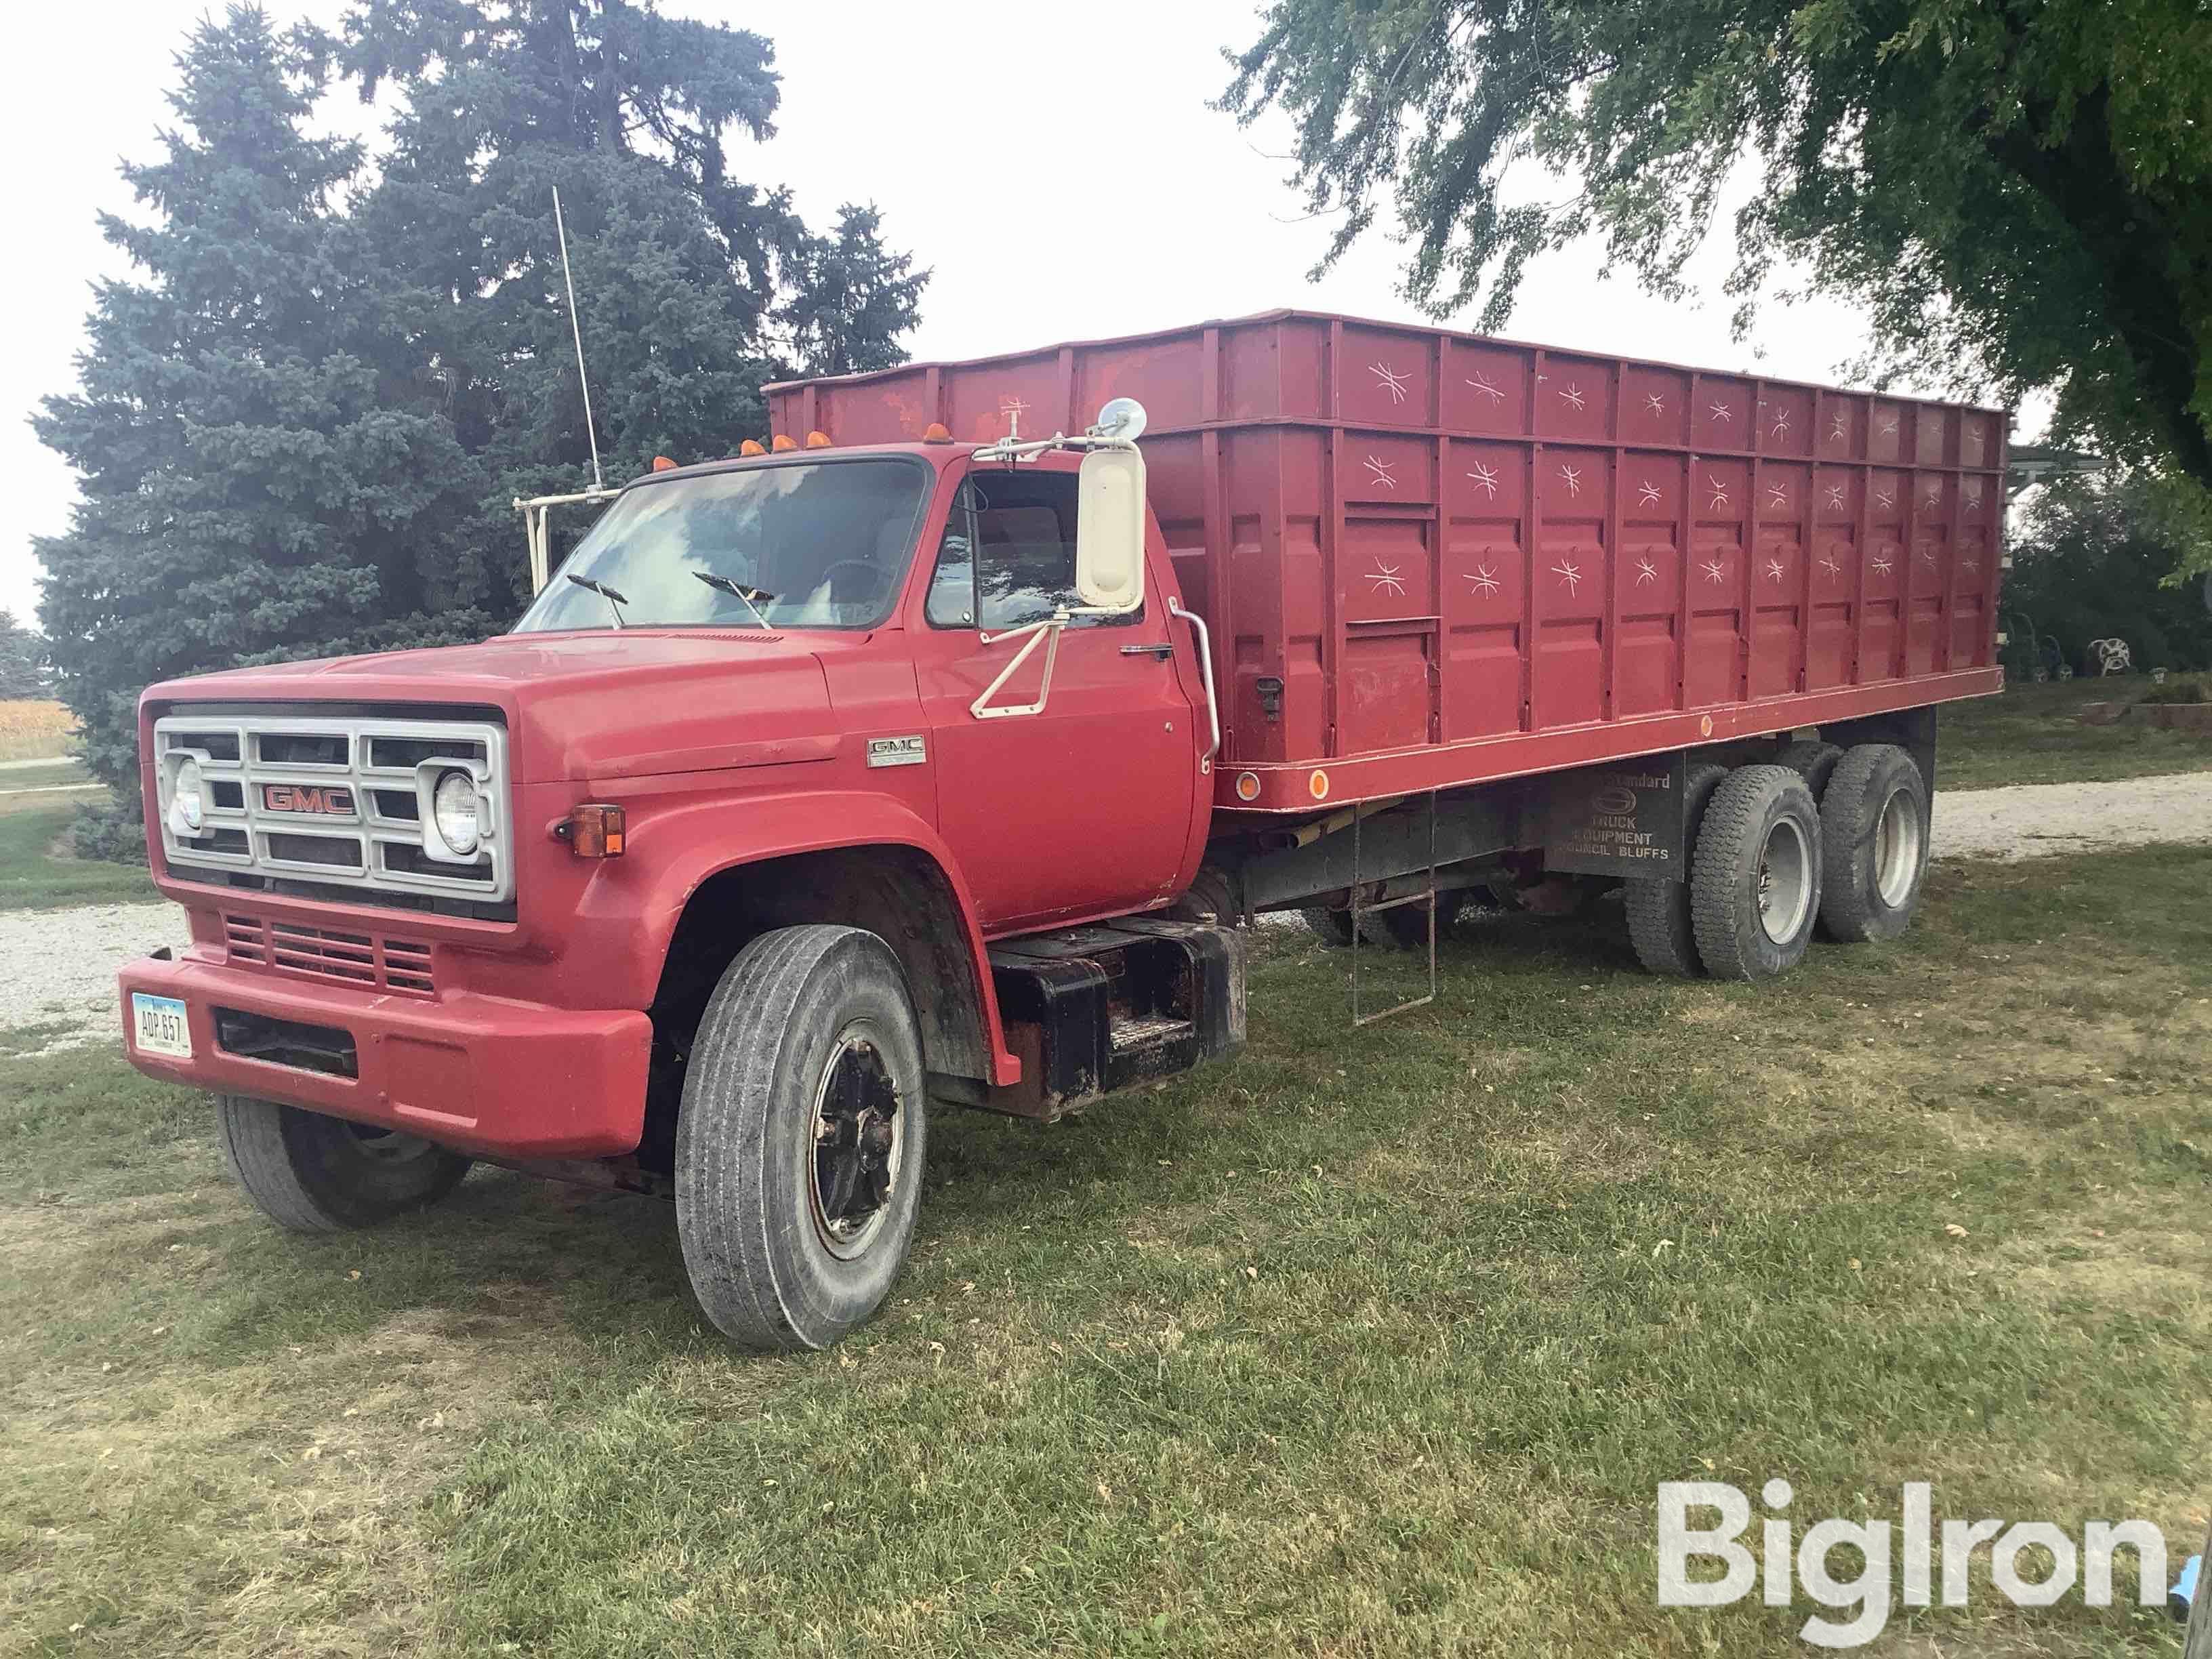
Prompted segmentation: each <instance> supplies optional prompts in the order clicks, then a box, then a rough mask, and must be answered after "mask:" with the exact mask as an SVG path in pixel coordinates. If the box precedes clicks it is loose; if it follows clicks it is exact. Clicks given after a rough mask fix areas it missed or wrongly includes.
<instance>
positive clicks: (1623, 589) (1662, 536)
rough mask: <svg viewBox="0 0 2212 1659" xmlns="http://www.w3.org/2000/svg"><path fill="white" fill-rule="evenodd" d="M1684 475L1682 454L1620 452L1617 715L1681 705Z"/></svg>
mask: <svg viewBox="0 0 2212 1659" xmlns="http://www.w3.org/2000/svg"><path fill="white" fill-rule="evenodd" d="M1630 395H1631V397H1632V398H1633V397H1634V396H1635V395H1637V394H1636V393H1634V392H1631V394H1630ZM1649 412H1650V411H1649V410H1646V413H1647V414H1648V413H1649ZM1684 476H1685V475H1684V471H1683V459H1682V458H1681V457H1680V456H1679V455H1669V454H1665V453H1652V452H1649V451H1636V450H1630V451H1627V452H1626V453H1623V455H1622V457H1621V465H1620V479H1619V486H1618V493H1619V505H1620V560H1619V562H1618V564H1617V568H1615V569H1614V571H1613V617H1614V623H1613V714H1614V715H1615V717H1616V718H1625V717H1627V716H1631V715H1635V714H1656V713H1658V712H1660V711H1661V710H1662V709H1669V708H1675V707H1677V706H1678V705H1679V702H1680V696H1681V678H1682V626H1681V620H1682V610H1683V582H1684V578H1685V577H1686V574H1688V573H1687V568H1686V560H1685V557H1684V551H1683V538H1682V525H1683V520H1684V513H1683V503H1684V499H1685V496H1684V489H1683V479H1684Z"/></svg>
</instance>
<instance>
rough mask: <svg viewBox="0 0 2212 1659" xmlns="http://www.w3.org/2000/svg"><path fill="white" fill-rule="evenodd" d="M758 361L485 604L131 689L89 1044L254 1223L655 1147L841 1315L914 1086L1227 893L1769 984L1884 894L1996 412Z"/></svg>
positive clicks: (1001, 1063) (1887, 907)
mask: <svg viewBox="0 0 2212 1659" xmlns="http://www.w3.org/2000/svg"><path fill="white" fill-rule="evenodd" d="M770 403H771V409H772V412H773V417H774V422H775V429H776V432H777V434H778V435H777V436H776V437H775V440H774V442H773V445H772V447H766V448H763V447H762V446H760V445H758V444H752V443H749V444H747V445H746V446H745V448H746V451H747V453H745V454H744V455H741V456H739V457H738V458H737V459H732V460H726V461H716V462H711V463H708V464H706V465H691V466H679V467H673V468H671V469H666V470H661V471H655V472H653V473H651V474H649V475H648V476H647V477H641V478H639V479H637V480H636V481H635V482H634V483H631V484H629V486H627V487H626V488H625V489H623V491H622V492H621V493H620V494H619V495H618V496H617V498H616V499H615V500H614V501H612V503H611V505H609V506H608V507H606V510H605V513H603V515H602V516H601V517H600V518H599V520H598V522H597V523H596V524H595V525H594V526H592V529H591V530H590V532H589V533H588V534H587V535H586V536H585V538H583V540H582V542H581V543H580V545H578V546H577V548H576V549H575V550H574V552H573V553H572V554H571V555H570V556H568V559H567V561H566V562H564V563H563V564H562V567H561V568H559V569H558V570H557V571H555V572H552V573H550V580H548V579H546V574H547V573H543V572H541V573H540V580H541V582H542V584H543V585H542V590H541V591H540V592H539V593H538V597H537V599H536V601H535V602H534V603H533V604H532V606H531V608H530V609H529V611H527V613H526V615H525V616H524V617H523V618H522V620H521V621H520V623H519V624H518V625H517V626H516V628H515V629H514V631H513V633H511V634H508V635H504V636H502V637H501V638H498V639H494V640H489V641H485V642H483V644H480V645H475V646H469V647H456V648H451V649H444V650H429V651H413V652H402V653H393V654H390V655H385V656H374V657H363V658H351V659H343V660H338V661H329V662H311V663H298V664H293V665H287V666H283V667H277V668H264V669H252V670H241V671H234V672H228V673H219V674H210V675H206V676H203V677H200V678H192V679H187V680H179V681H174V682H171V683H168V684H160V685H156V686H154V687H153V688H151V689H150V690H148V691H147V692H146V694H145V696H144V699H143V704H142V712H141V720H140V753H141V756H142V760H143V783H144V790H145V799H146V801H147V803H148V823H147V838H148V846H149V852H150V854H151V857H152V860H153V868H154V872H155V878H156V879H157V881H158V882H159V883H160V884H161V889H162V890H163V891H164V892H166V893H167V895H168V896H170V897H172V898H173V899H175V900H176V901H177V902H179V903H180V904H182V905H184V906H185V908H186V910H187V912H188V913H189V915H190V917H191V937H192V943H191V945H190V946H189V947H187V948H186V949H185V950H184V951H182V952H181V954H179V955H176V956H174V957H172V956H171V955H169V954H168V953H167V952H158V953H156V954H155V956H154V957H149V958H146V959H143V960H140V961H137V962H133V963H131V964H130V965H129V966H128V967H126V968H125V969H124V970H123V973H122V975H121V994H122V1009H123V1013H124V1016H125V1024H126V1032H127V1036H128V1042H129V1046H130V1053H131V1059H132V1060H133V1062H134V1063H135V1064H136V1065H137V1066H138V1067H139V1068H140V1069H141V1070H143V1071H145V1072H147V1073H150V1074H152V1075H154V1076H157V1077H162V1078H168V1079H174V1080H176V1081H178V1082H182V1083H190V1084H194V1085H199V1086H202V1087H204V1088H206V1089H209V1090H210V1091H214V1093H215V1095H216V1122H217V1126H218V1129H219V1133H220V1134H221V1137H222V1146H223V1150H224V1152H225V1154H226V1156H227V1158H228V1162H229V1164H230V1166H231V1168H232V1170H234V1172H235V1174H236V1176H237V1177H238V1180H239V1182H240V1184H241V1185H242V1186H243V1187H244V1188H245V1189H246V1192H247V1194H249V1195H251V1196H252V1199H253V1200H255V1202H257V1203H258V1205H259V1206H261V1207H262V1208H263V1209H264V1211H266V1212H268V1213H269V1214H270V1216H271V1217H272V1218H275V1219H276V1220H277V1221H279V1222H281V1223H283V1224H284V1225H288V1226H291V1227H295V1228H301V1229H308V1230H317V1229H335V1228H343V1227H352V1226H358V1225H365V1224H368V1223H372V1222H376V1221H380V1220H383V1219H385V1218H388V1217H390V1216H392V1215H394V1214H397V1213H398V1212H404V1211H408V1210H412V1209H416V1208H418V1207H421V1206H425V1205H428V1204H431V1203H434V1202H435V1201H436V1200H439V1199H441V1197H443V1196H444V1195H445V1194H447V1193H449V1192H451V1191H452V1190H453V1188H454V1186H455V1185H456V1183H458V1182H459V1181H460V1180H461V1178H462V1176H464V1175H465V1173H466V1171H467V1170H468V1168H469V1165H470V1164H471V1161H472V1160H482V1161H486V1162H490V1163H495V1164H501V1165H504V1166H507V1167H509V1168H512V1169H517V1170H526V1171H530V1172H533V1173H539V1174H544V1175H548V1176H556V1177H560V1178H564V1179H570V1180H579V1181H587V1182H597V1183H599V1184H602V1185H606V1186H611V1187H617V1188H624V1189H628V1190H633V1191H639V1192H646V1193H653V1194H664V1195H669V1196H672V1197H673V1198H674V1200H675V1202H676V1205H677V1214H678V1225H679V1231H680V1233H681V1237H682V1242H683V1248H684V1260H685V1261H686V1263H687V1265H688V1267H689V1269H690V1279H691V1283H692V1285H693V1288H694V1290H695V1291H696V1294H697V1296H698V1298H699V1301H700V1303H701V1305H702V1307H703V1308H704V1310H706V1313H707V1315H708V1317H709V1318H710V1319H712V1320H713V1321H714V1323H715V1324H716V1325H717V1326H718V1327H720V1328H721V1329H722V1330H723V1331H724V1332H726V1333H727V1334H728V1335H729V1336H730V1337H731V1338H732V1339H733V1340H736V1341H738V1342H739V1343H741V1344H744V1345H746V1346H754V1347H761V1348H775V1347H797V1346H822V1345H824V1344H827V1343H830V1342H834V1341H836V1340H837V1339H838V1338H839V1337H840V1336H842V1335H843V1334H845V1333H846V1332H847V1331H848V1330H850V1329H852V1328H853V1327H854V1325H856V1324H857V1323H859V1322H861V1321H863V1320H865V1319H866V1318H867V1317H868V1316H869V1315H870V1314H871V1313H872V1311H873V1310H874V1309H875V1308H876V1307H877V1306H878V1304H880V1303H881V1301H882V1300H883V1297H884V1294H885V1292H886V1291H887V1290H888V1288H889V1286H890V1283H891V1281H892V1279H893V1278H894V1276H895V1275H896V1273H897V1271H898V1268H899V1266H900V1263H901V1261H902V1259H903V1257H904V1255H905V1253H906V1250H907V1247H908V1241H909V1240H910V1238H911V1237H912V1236H913V1232H914V1228H915V1212H916V1207H917V1206H918V1204H919V1201H920V1198H921V1190H922V1174H923V1162H924V1159H925V1158H926V1156H927V1131H928V1121H929V1114H930V1113H931V1112H932V1111H933V1109H936V1108H938V1107H940V1106H966V1107H976V1108H981V1109H987V1110H991V1111H997V1112H1006V1113H1012V1114H1018V1115H1023V1116H1027V1117H1033V1118H1039V1119H1051V1118H1054V1117H1057V1116H1059V1115H1062V1114H1065V1113H1069V1112H1073V1111H1078V1110H1080V1109H1083V1108H1084V1107H1085V1106H1086V1105H1088V1104H1089V1103H1091V1102H1092V1101H1094V1100H1097V1098H1099V1097H1102V1096H1104V1095H1108V1094H1111V1093H1113V1092H1114V1091H1116V1090H1119V1089H1123V1088H1126V1087H1128V1086H1130V1085H1134V1084H1137V1083H1139V1082H1143V1081H1147V1080H1151V1079H1157V1078H1158V1077H1161V1076H1163V1075H1165V1074H1167V1073H1173V1072H1175V1071H1177V1070H1180V1069H1182V1068H1184V1067H1188V1066H1192V1065H1194V1064H1196V1063H1198V1062H1200V1061H1201V1060H1208V1059H1212V1058H1216V1057H1219V1056H1222V1055H1225V1054H1229V1053H1231V1051H1233V1050H1234V1049H1235V1048H1237V1046H1238V1045H1239V1044H1240V1043H1241V1042H1242V1041H1243V1006H1244V1001H1243V977H1242V968H1241V958H1240V954H1239V951H1238V946H1237V937H1238V935H1237V932H1236V926H1237V924H1238V923H1240V922H1241V921H1243V920H1245V919H1247V918H1249V917H1250V916H1251V915H1255V914H1256V913H1260V912H1265V911H1284V910H1289V911H1302V912H1304V915H1305V916H1306V918H1307V920H1308V921H1310V923H1311V924H1312V925H1313V926H1314V927H1316V929H1317V930H1318V931H1319V932H1320V933H1321V934H1322V937H1323V938H1324V939H1328V940H1330V941H1332V942H1334V943H1336V944H1339V945H1344V946H1346V947H1347V948H1348V950H1349V951H1351V952H1352V957H1353V964H1354V973H1353V976H1352V977H1353V984H1354V986H1355V987H1358V983H1359V981H1358V973H1357V968H1356V964H1357V961H1358V951H1359V950H1360V948H1361V946H1362V945H1363V944H1364V945H1366V946H1367V947H1368V948H1369V949H1370V950H1388V949H1409V950H1420V949H1424V948H1425V949H1426V950H1427V951H1428V952H1429V963H1428V969H1429V974H1430V980H1429V983H1430V985H1431V991H1433V986H1434V960H1435V958H1434V951H1435V937H1436V932H1437V927H1438V926H1439V925H1441V924H1444V923H1448V922H1449V920H1450V919H1451V916H1452V915H1453V913H1454V912H1455V909H1457V908H1458V907H1460V906H1461V905H1462V903H1464V902H1468V901H1469V900H1470V899H1472V900H1474V901H1475V902H1486V903H1499V902H1504V903H1528V904H1531V905H1535V906H1540V907H1541V906H1550V905H1556V904H1559V903H1563V902H1571V901H1573V900H1575V899H1576V898H1577V897H1578V896H1580V895H1582V894H1583V893H1585V892H1588V891H1589V890H1595V889H1599V888H1605V887H1611V886H1621V887H1624V888H1625V891H1626V904H1625V908H1626V919H1627V927H1628V930H1629V933H1630V934H1631V936H1632V940H1633V943H1634V946H1635V949H1636V951H1637V953H1638V956H1639V957H1641V959H1642V960H1643V961H1644V963H1645V964H1646V965H1648V966H1649V967H1650V968H1652V969H1656V970H1658V971H1662V972H1666V973H1672V974H1695V973H1708V974H1714V975H1723V976H1727V977H1732V978H1759V977H1762V976H1765V975H1774V974H1779V973H1782V972H1784V971H1786V970H1787V969H1790V967H1791V966H1792V965H1793V964H1795V963H1796V962H1797V961H1798V960H1799V959H1800V957H1802V955H1803V953H1804V951H1805V950H1806V948H1807V941H1808V939H1809V938H1810V937H1811V936H1812V935H1813V933H1814V931H1815V929H1816V928H1818V929H1819V930H1820V931H1821V932H1823V933H1825V934H1826V937H1828V938H1830V939H1836V940H1842V941H1850V940H1864V939H1881V938H1886V937H1888V936H1890V935H1893V934H1894V933H1897V932H1898V931H1899V930H1900V929H1902V928H1903V927H1905V925H1906V924H1907V922H1908V921H1910V920H1911V915H1912V913H1913V910H1914V908H1915V905H1916V904H1917V901H1918V897H1919V894H1920V890H1921V883H1922V877H1923V871H1924V868H1925V865H1926V860H1927V856H1928V847H1929V805H1930V799H1931V795H1932V792H1933V788H1934V784H1935V776H1936V753H1935V736H1934V710H1935V706H1936V704H1938V703H1940V702H1944V701H1946V700H1948V699H1951V698H1956V697H1966V696H1980V695H1983V694H1986V693H1990V692H1993V691H1996V690H1999V689H2000V687H2001V685H2002V674H2001V671H2000V670H1999V669H1998V668H1997V667H1996V661H1995V647H1996V635H1995V631H1994V629H1995V618H1996V597H1997V591H1998V585H1999V582H2000V580H2001V577H2000V565H2001V563H2002V547H2001V536H2000V525H2001V521H2002V507H2003V500H2004V498H2003V493H2002V485H2003V478H2004V451H2005V440H2006V421H2005V418H2004V416H2003V415H2002V412H2001V411H1998V410H1987V409H1976V408H1967V407H1960V406H1954V405H1947V404H1935V403H1927V402H1918V401H1913V400H1911V399H1902V398H1887V397H1880V396H1872V395H1868V394H1864V393H1858V392H1842V391H1835V390H1831V389H1827V388H1824V387H1818V386H1804V385H1798V384H1795V383H1789V382H1784V381H1778V380H1760V379H1757V378H1752V377H1747V376H1744V375H1738V374H1714V373H1708V372H1705V371H1700V370H1696V369H1689V368H1675V367H1671V366H1668V365H1663V364H1659V363H1652V362H1633V361H1626V360H1621V359H1615V358H1608V357H1599V356H1589V355H1586V354H1577V353H1570V352H1565V351H1558V350H1553V349H1548V348H1541V347H1533V346H1527V345H1519V344H1514V343H1507V342H1503V341H1499V340H1495V339H1491V338H1485V337H1470V336H1467V335H1460V334H1451V333H1444V332H1439V331H1431V330H1425V329H1417V328H1407V327H1399V326H1392V325H1379V324H1374V323H1366V322H1359V321H1355V320H1352V319H1343V318H1336V317H1328V316H1317V315H1314V314H1310V313H1295V312H1281V313H1272V314H1268V315H1265V316H1261V317H1255V318H1249V319H1242V320H1238V321H1234V322H1222V323H1208V324H1206V325H1200V326H1198V327H1194V328H1189V329H1185V330H1182V331H1176V332H1172V333H1167V334H1158V335H1151V336H1146V337H1137V338H1130V339H1121V340H1111V341H1103V342H1097V343H1086V344H1077V345H1063V346H1057V347H1052V348H1048V349H1043V350H1040V351H1036V352H1033V353H1029V354H1025V355H1023V356H1009V357H1001V358H994V359H990V360H987V361H981V362H965V363H957V364H938V365H927V366H922V365H917V366H913V367H908V368H899V369H895V370H891V371H889V372H886V373H884V374H873V375H863V376H856V377H852V378H848V379H843V380H824V381H817V382H810V383H804V384H794V385H787V386H776V387H773V388H771V391H770ZM1102 406H1103V407H1102ZM1093 411H1099V412H1098V413H1097V415H1096V416H1095V417H1094V416H1093V413H1092V412H1093ZM1066 433H1077V434H1080V435H1078V436H1073V437H1070V436H1065V435H1063V434H1066ZM1048 434H1050V435H1048ZM1352 1012H1353V1014H1354V1016H1355V1017H1356V1018H1372V1017H1374V1015H1373V1013H1372V1012H1371V1011H1370V1010H1366V1009H1364V1008H1362V1007H1360V1006H1357V990H1356V988H1355V1007H1354V1009H1353V1011H1352Z"/></svg>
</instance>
